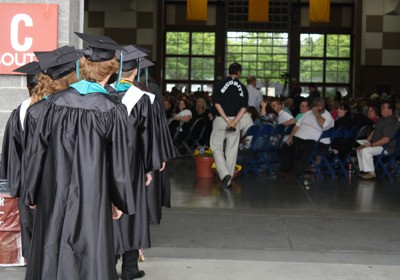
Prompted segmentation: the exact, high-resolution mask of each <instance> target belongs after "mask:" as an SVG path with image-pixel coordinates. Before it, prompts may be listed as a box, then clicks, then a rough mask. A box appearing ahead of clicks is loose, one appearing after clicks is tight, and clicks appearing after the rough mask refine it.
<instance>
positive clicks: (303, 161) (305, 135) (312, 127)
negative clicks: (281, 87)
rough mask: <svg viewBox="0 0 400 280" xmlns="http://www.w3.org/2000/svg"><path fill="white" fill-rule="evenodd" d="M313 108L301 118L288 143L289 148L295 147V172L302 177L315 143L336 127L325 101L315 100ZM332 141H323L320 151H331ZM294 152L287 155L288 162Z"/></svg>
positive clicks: (318, 98)
mask: <svg viewBox="0 0 400 280" xmlns="http://www.w3.org/2000/svg"><path fill="white" fill-rule="evenodd" d="M312 104H313V106H312V108H311V109H310V110H309V111H307V112H306V113H304V116H303V117H302V118H300V119H299V120H298V121H297V123H296V125H295V126H294V127H293V130H292V132H291V134H290V136H289V138H288V139H287V141H286V144H287V145H288V146H292V145H293V147H294V161H293V171H294V172H296V175H297V176H299V177H300V176H302V175H303V174H304V171H305V170H306V168H307V167H308V165H309V164H308V160H309V157H310V154H311V152H312V149H313V147H314V144H315V142H316V141H317V140H318V139H319V137H320V136H321V134H322V132H323V131H324V130H327V129H329V128H332V127H333V126H334V120H333V118H332V116H331V114H330V113H329V112H328V111H327V110H325V108H324V105H325V104H324V100H323V99H322V98H320V97H316V98H314V99H313V103H312ZM329 145H330V139H322V140H321V142H320V144H319V147H318V150H320V151H324V150H327V149H329ZM291 154H292V151H289V154H286V160H287V158H289V161H290V157H291Z"/></svg>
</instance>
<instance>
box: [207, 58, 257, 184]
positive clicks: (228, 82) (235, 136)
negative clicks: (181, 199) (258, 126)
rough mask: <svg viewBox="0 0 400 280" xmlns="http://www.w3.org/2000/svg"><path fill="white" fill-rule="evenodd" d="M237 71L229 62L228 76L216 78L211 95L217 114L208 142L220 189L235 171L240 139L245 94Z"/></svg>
mask: <svg viewBox="0 0 400 280" xmlns="http://www.w3.org/2000/svg"><path fill="white" fill-rule="evenodd" d="M241 74H242V66H241V65H240V64H239V63H237V62H234V63H232V64H231V65H229V76H228V77H226V78H225V79H223V80H222V81H219V82H217V83H216V84H215V86H214V89H213V97H212V99H213V103H214V107H215V109H216V111H217V117H216V118H215V119H214V122H213V130H212V133H211V138H210V146H211V149H212V150H213V153H214V160H215V164H216V167H217V171H218V174H219V177H220V179H221V185H220V188H221V189H225V188H228V186H229V185H230V182H231V179H232V176H233V172H234V171H235V165H236V158H237V153H238V149H239V139H240V128H239V127H237V125H238V123H239V121H240V119H241V118H242V116H243V114H244V113H245V112H246V110H247V106H248V99H249V94H248V91H247V89H246V87H245V86H244V85H243V84H242V83H241V82H240V81H239V78H240V75H241ZM225 140H226V145H225V150H224V142H225Z"/></svg>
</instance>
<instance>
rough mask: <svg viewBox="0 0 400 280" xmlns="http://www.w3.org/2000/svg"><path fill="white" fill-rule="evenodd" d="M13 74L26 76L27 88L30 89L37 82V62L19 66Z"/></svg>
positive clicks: (38, 71) (38, 69) (38, 68)
mask: <svg viewBox="0 0 400 280" xmlns="http://www.w3.org/2000/svg"><path fill="white" fill-rule="evenodd" d="M13 72H18V73H25V74H26V83H27V84H28V86H31V87H32V88H33V87H35V86H36V85H37V84H38V80H37V79H36V75H37V74H39V73H40V66H39V62H37V61H32V62H29V63H27V64H25V65H24V66H21V67H19V68H17V69H15V70H13Z"/></svg>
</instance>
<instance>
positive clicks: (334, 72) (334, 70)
mask: <svg viewBox="0 0 400 280" xmlns="http://www.w3.org/2000/svg"><path fill="white" fill-rule="evenodd" d="M349 71H350V62H349V61H341V60H333V61H327V62H326V82H327V83H349V80H350V76H349V74H350V73H349Z"/></svg>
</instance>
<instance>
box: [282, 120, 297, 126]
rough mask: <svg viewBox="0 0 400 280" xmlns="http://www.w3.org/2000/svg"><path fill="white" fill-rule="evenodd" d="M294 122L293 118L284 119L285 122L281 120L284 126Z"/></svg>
mask: <svg viewBox="0 0 400 280" xmlns="http://www.w3.org/2000/svg"><path fill="white" fill-rule="evenodd" d="M295 123H296V121H295V120H294V118H291V119H290V120H288V121H285V122H283V123H282V124H283V125H284V126H289V125H292V124H295Z"/></svg>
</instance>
